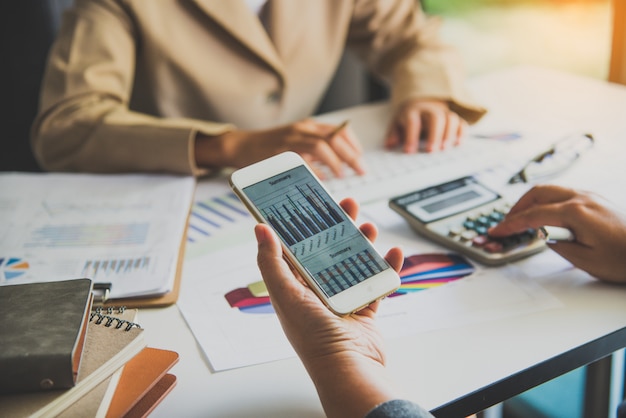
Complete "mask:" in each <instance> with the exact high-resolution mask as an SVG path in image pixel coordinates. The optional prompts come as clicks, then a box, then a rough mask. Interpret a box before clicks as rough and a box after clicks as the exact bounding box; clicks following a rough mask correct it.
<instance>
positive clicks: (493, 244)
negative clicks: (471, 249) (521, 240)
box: [483, 241, 504, 254]
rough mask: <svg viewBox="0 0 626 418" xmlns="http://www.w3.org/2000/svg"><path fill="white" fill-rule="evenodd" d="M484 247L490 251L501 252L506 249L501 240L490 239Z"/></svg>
mask: <svg viewBox="0 0 626 418" xmlns="http://www.w3.org/2000/svg"><path fill="white" fill-rule="evenodd" d="M483 249H484V250H485V251H487V252H488V253H492V254H493V253H501V252H502V251H504V246H503V245H502V243H501V242H498V241H490V242H488V243H486V244H485V245H484V246H483Z"/></svg>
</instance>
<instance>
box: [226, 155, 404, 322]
mask: <svg viewBox="0 0 626 418" xmlns="http://www.w3.org/2000/svg"><path fill="white" fill-rule="evenodd" d="M230 185H231V187H232V189H233V190H234V192H235V193H236V194H237V196H239V198H240V199H241V200H242V202H243V203H244V204H245V205H246V207H247V208H248V210H249V211H250V212H251V213H252V215H253V216H254V217H255V218H256V219H257V221H259V222H263V223H266V224H268V225H269V226H271V227H272V229H274V231H276V233H277V235H278V237H279V238H280V240H281V242H282V245H283V253H284V255H285V258H286V259H287V261H288V262H289V263H290V264H291V265H292V266H293V267H294V268H295V269H296V270H297V271H298V272H299V273H300V275H301V276H302V277H303V278H304V280H305V281H306V282H307V283H308V284H309V286H310V287H311V289H313V291H314V292H315V293H316V294H317V295H318V297H319V298H320V299H321V300H322V301H323V302H324V304H326V306H328V308H329V309H330V310H332V311H333V312H335V313H336V314H338V315H346V314H350V313H352V312H355V311H358V310H359V309H361V308H363V307H365V306H367V305H369V304H370V303H372V302H374V301H375V300H378V299H381V298H382V297H384V296H386V295H388V294H390V293H392V292H394V291H395V290H396V289H397V288H398V287H399V286H400V278H399V276H398V274H397V273H396V271H395V270H394V269H393V268H392V267H391V266H390V265H389V264H388V263H387V261H385V259H384V258H383V257H382V256H381V255H380V254H379V253H378V251H377V250H376V249H375V248H374V247H373V246H372V244H371V242H370V241H369V240H368V239H367V238H366V237H365V236H364V235H363V234H362V233H361V231H360V230H359V228H358V227H357V226H356V225H355V224H354V222H353V221H352V220H351V219H350V217H349V216H347V214H346V213H345V212H344V211H343V209H342V208H341V207H340V206H339V205H338V204H337V203H336V202H335V201H334V199H332V198H331V196H330V195H329V194H328V192H327V191H326V189H325V188H324V186H323V185H322V184H321V183H320V182H319V180H318V179H317V177H316V176H315V175H314V174H313V172H312V171H311V170H310V169H309V168H308V167H307V165H306V163H305V162H304V160H303V159H302V158H301V157H300V156H299V155H298V154H296V153H294V152H285V153H282V154H278V155H276V156H273V157H270V158H268V159H266V160H263V161H260V162H258V163H255V164H252V165H250V166H248V167H244V168H242V169H239V170H237V171H235V172H234V173H233V174H232V175H231V177H230Z"/></svg>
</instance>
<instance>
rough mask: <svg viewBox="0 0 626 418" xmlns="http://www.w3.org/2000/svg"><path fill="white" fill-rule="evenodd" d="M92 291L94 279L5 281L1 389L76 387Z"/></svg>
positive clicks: (0, 289)
mask: <svg viewBox="0 0 626 418" xmlns="http://www.w3.org/2000/svg"><path fill="white" fill-rule="evenodd" d="M91 290H92V281H91V280H90V279H74V280H64V281H56V282H43V283H29V284H17V285H8V286H0V318H2V321H0V394H7V393H24V392H35V391H46V390H52V389H67V388H70V387H72V386H74V384H75V383H76V376H77V373H78V367H79V364H80V359H81V355H82V350H83V344H84V341H85V335H86V331H87V323H88V319H89V312H90V309H91V303H92V293H91Z"/></svg>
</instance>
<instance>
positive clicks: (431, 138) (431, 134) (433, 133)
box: [425, 112, 445, 152]
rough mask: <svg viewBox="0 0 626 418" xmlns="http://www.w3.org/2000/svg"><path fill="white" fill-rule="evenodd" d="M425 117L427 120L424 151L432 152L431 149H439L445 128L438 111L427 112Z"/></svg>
mask: <svg viewBox="0 0 626 418" xmlns="http://www.w3.org/2000/svg"><path fill="white" fill-rule="evenodd" d="M425 119H426V120H427V121H428V122H427V125H428V136H427V137H426V151H428V152H432V151H433V150H436V149H439V148H440V147H441V141H442V138H443V134H444V128H445V118H444V117H443V115H442V114H440V113H439V112H428V113H426V114H425Z"/></svg>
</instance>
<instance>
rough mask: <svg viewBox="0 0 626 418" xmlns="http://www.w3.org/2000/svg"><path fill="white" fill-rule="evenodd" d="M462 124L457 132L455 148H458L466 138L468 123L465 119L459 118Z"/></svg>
mask: <svg viewBox="0 0 626 418" xmlns="http://www.w3.org/2000/svg"><path fill="white" fill-rule="evenodd" d="M459 120H460V123H459V126H458V129H457V132H456V140H455V141H454V146H458V145H460V144H461V142H462V141H463V138H465V133H466V132H467V122H466V121H465V119H463V118H459Z"/></svg>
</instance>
